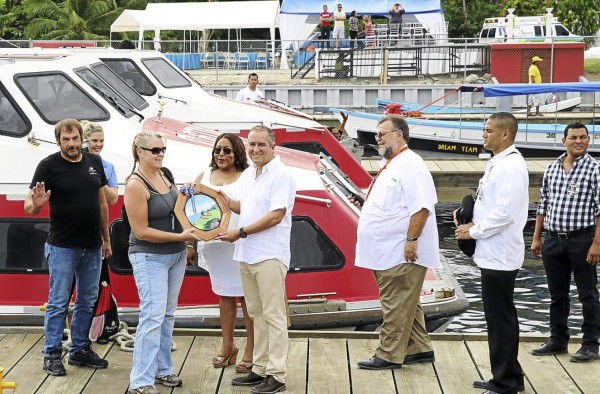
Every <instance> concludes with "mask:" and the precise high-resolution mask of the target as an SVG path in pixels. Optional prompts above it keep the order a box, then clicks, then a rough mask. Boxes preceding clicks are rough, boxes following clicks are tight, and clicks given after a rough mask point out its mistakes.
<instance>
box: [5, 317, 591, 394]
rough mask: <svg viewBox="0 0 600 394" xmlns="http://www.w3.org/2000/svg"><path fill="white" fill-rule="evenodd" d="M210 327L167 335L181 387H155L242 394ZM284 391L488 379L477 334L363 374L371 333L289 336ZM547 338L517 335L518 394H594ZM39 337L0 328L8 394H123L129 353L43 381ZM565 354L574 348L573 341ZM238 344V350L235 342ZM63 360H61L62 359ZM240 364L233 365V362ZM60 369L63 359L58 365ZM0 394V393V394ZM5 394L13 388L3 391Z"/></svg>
mask: <svg viewBox="0 0 600 394" xmlns="http://www.w3.org/2000/svg"><path fill="white" fill-rule="evenodd" d="M219 334H220V333H219V332H218V331H215V330H178V331H177V332H176V335H177V336H176V337H175V338H174V340H175V342H176V344H177V350H176V351H175V352H173V362H174V364H175V371H176V373H178V374H179V375H180V376H181V377H182V378H183V381H184V385H183V387H178V388H175V389H170V388H167V387H164V386H160V385H159V386H157V388H158V389H159V391H160V392H161V393H174V394H179V393H182V394H183V393H190V394H204V393H249V392H250V388H248V387H234V386H232V385H231V379H232V378H233V377H235V376H241V375H237V374H236V373H235V370H234V368H233V366H230V367H228V368H225V369H215V368H213V367H212V364H211V360H212V357H213V355H215V354H216V352H217V351H218V349H219V347H220V337H219ZM290 337H291V338H290V349H289V354H288V382H287V393H290V394H292V393H294V394H296V393H298V394H299V393H310V394H324V393H353V394H363V393H373V394H388V393H408V394H412V393H424V394H430V393H444V394H453V393H456V394H463V393H477V392H481V391H482V390H477V389H474V388H473V387H472V382H473V381H474V380H479V379H482V378H484V379H488V378H490V376H491V373H490V366H489V359H488V347H487V342H486V341H485V339H486V337H485V336H484V335H469V334H433V338H434V350H435V357H436V361H435V362H434V363H423V364H415V365H407V366H404V367H403V368H402V369H399V370H394V371H391V370H382V371H369V370H362V369H359V368H358V367H357V366H356V363H357V362H358V361H359V360H362V359H367V358H369V357H370V356H371V355H372V354H373V352H374V349H375V347H376V346H377V339H376V338H377V334H373V333H356V332H310V331H295V332H290ZM546 339H547V338H546V337H540V336H538V337H533V336H523V337H522V338H521V345H520V349H519V360H520V362H521V364H522V366H523V369H524V371H525V374H526V380H525V385H526V391H525V393H543V394H553V393H556V394H566V393H598V392H600V361H594V362H591V363H572V362H570V361H569V355H567V354H562V355H558V356H545V357H535V356H532V355H531V354H530V352H531V350H532V349H533V348H534V347H536V346H538V345H539V344H540V343H542V342H544V341H545V340H546ZM43 340H44V339H43V333H42V332H41V331H40V329H39V328H34V329H23V328H0V367H3V368H4V379H5V381H14V382H16V383H17V388H16V389H15V390H14V393H24V394H30V393H57V394H64V393H67V394H70V393H85V394H96V393H103V394H106V393H108V394H113V393H119V394H120V393H125V392H126V391H127V386H128V382H129V372H130V370H131V361H132V354H131V353H127V352H124V351H122V350H121V349H120V348H119V346H117V345H116V344H113V343H111V344H108V345H96V346H95V347H94V349H95V350H96V351H97V352H98V353H99V354H100V356H101V357H104V358H106V359H107V360H108V361H109V363H110V365H109V367H108V368H107V369H104V370H93V369H90V368H83V367H72V366H69V365H66V368H67V376H63V377H50V376H48V375H46V373H45V372H44V371H43V370H42V362H43V356H42V346H43ZM573 342H574V341H573V339H572V344H571V345H570V346H569V352H570V353H571V354H572V353H574V352H575V351H576V350H577V349H578V347H579V345H578V344H577V343H573ZM236 343H237V345H238V346H240V347H241V346H243V345H244V339H243V338H237V339H236ZM66 359H67V357H65V361H66ZM238 361H239V360H238ZM65 364H66V362H65ZM0 391H1V390H0ZM4 393H8V394H12V393H13V391H11V390H9V389H5V390H4Z"/></svg>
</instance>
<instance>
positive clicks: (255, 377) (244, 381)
mask: <svg viewBox="0 0 600 394" xmlns="http://www.w3.org/2000/svg"><path fill="white" fill-rule="evenodd" d="M266 379H267V377H266V376H260V375H259V374H257V373H254V372H250V373H249V374H248V375H245V376H242V377H241V378H234V379H232V380H231V384H232V385H234V386H255V385H257V384H260V383H262V382H263V381H265V380H266Z"/></svg>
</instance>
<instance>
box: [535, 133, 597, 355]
mask: <svg viewBox="0 0 600 394" xmlns="http://www.w3.org/2000/svg"><path fill="white" fill-rule="evenodd" d="M562 141H563V144H564V145H565V147H566V149H567V151H566V152H565V153H563V154H562V155H560V156H559V157H558V159H556V160H555V161H553V162H552V163H550V164H549V165H548V167H547V168H546V171H545V172H544V178H543V180H542V187H541V188H540V202H539V205H538V209H537V216H536V219H535V230H534V232H533V242H532V243H531V253H532V254H533V255H534V256H541V257H542V261H543V262H544V270H545V271H546V276H547V278H548V290H550V300H551V301H550V339H549V340H548V341H547V342H546V343H545V344H543V345H542V346H541V347H539V348H537V349H534V350H533V351H532V352H531V353H532V354H533V355H535V356H545V355H552V354H560V353H567V351H568V344H569V327H568V319H569V311H570V302H571V301H570V298H569V291H570V285H571V274H573V277H574V278H575V285H576V286H577V293H578V294H579V300H580V301H581V304H582V306H583V307H582V314H583V323H582V324H581V331H582V332H583V339H582V341H581V348H580V349H579V350H578V351H577V352H576V353H575V354H574V355H573V356H571V361H573V362H585V361H592V360H597V359H598V358H599V357H598V339H599V338H600V301H598V272H597V266H598V263H599V262H600V164H598V161H597V160H596V159H594V158H593V157H591V156H590V155H589V154H588V153H587V150H588V146H589V143H590V137H589V134H588V130H587V127H585V125H584V124H582V123H572V124H570V125H568V126H567V127H565V132H564V138H563V140H562ZM542 231H545V232H546V236H545V238H544V243H543V246H542Z"/></svg>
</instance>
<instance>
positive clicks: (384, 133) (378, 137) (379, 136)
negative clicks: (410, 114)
mask: <svg viewBox="0 0 600 394" xmlns="http://www.w3.org/2000/svg"><path fill="white" fill-rule="evenodd" d="M397 131H402V130H399V129H394V130H390V131H380V132H379V133H377V134H375V138H377V139H382V138H383V137H384V136H385V135H386V134H389V133H395V132H397Z"/></svg>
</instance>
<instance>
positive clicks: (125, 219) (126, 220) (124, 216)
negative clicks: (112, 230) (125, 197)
mask: <svg viewBox="0 0 600 394" xmlns="http://www.w3.org/2000/svg"><path fill="white" fill-rule="evenodd" d="M160 170H161V171H162V173H163V174H164V176H165V178H167V180H168V181H169V182H171V183H172V184H173V185H175V178H174V177H173V173H172V172H171V170H169V169H168V168H167V167H162V168H161V169H160ZM142 180H143V181H144V183H146V181H145V180H144V179H143V178H142ZM147 186H148V185H146V187H147ZM121 221H123V224H124V225H125V229H126V230H127V233H129V231H131V225H130V224H129V218H128V217H127V210H125V203H123V206H122V207H121Z"/></svg>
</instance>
